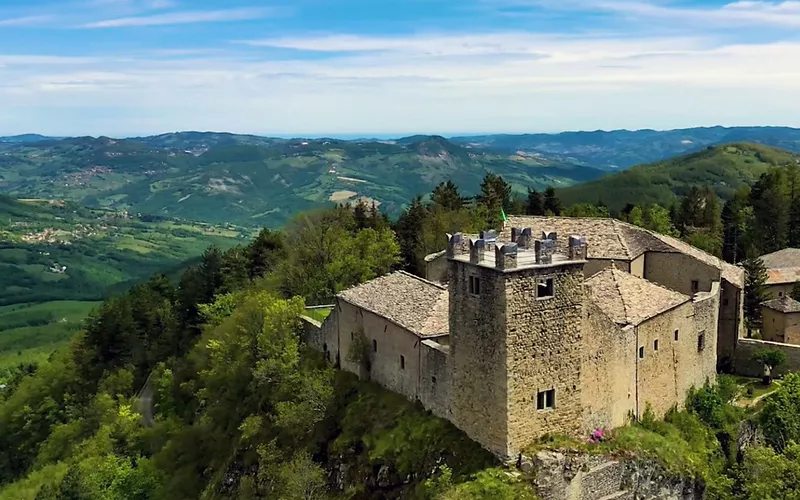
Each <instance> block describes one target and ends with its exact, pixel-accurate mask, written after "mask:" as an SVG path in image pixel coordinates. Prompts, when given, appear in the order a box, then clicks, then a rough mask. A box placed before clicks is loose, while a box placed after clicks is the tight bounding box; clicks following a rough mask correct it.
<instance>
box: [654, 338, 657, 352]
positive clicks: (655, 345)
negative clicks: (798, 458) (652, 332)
mask: <svg viewBox="0 0 800 500" xmlns="http://www.w3.org/2000/svg"><path fill="white" fill-rule="evenodd" d="M653 350H654V351H657V350H658V339H656V340H654V341H653Z"/></svg>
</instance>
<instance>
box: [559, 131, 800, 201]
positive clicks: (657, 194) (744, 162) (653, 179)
mask: <svg viewBox="0 0 800 500" xmlns="http://www.w3.org/2000/svg"><path fill="white" fill-rule="evenodd" d="M796 159H797V157H796V156H795V155H793V154H792V153H789V152H786V151H782V150H779V149H775V148H771V147H767V146H762V145H758V144H748V143H735V144H727V145H722V146H715V147H712V148H707V149H705V150H703V151H700V152H697V153H693V154H689V155H685V156H680V157H677V158H672V159H669V160H665V161H662V162H658V163H653V164H650V165H640V166H636V167H632V168H630V169H628V170H626V171H624V172H619V173H615V174H611V175H607V176H605V177H602V178H600V179H598V180H595V181H593V182H589V183H586V184H581V185H578V186H573V187H568V188H565V189H562V190H559V193H558V194H559V196H560V197H561V199H562V201H563V202H564V203H565V204H567V205H570V204H573V203H595V202H597V201H603V202H605V203H606V204H607V205H608V207H609V209H611V210H612V211H615V210H619V209H621V208H622V207H623V206H624V205H625V204H626V203H634V204H642V203H659V204H661V205H664V206H670V205H671V204H672V203H674V202H675V201H676V200H677V199H678V197H680V196H682V195H685V194H686V193H687V192H688V190H689V188H691V187H692V186H703V185H709V186H711V187H713V188H714V189H715V190H716V191H717V193H718V194H719V195H720V196H721V197H722V198H724V199H726V198H729V197H730V196H731V195H732V194H733V193H734V192H735V191H736V189H738V188H739V187H741V186H742V185H745V184H752V183H753V182H754V181H755V180H756V179H757V178H758V177H759V176H760V175H761V174H762V173H764V172H766V171H767V169H769V168H770V167H772V166H777V165H785V164H787V163H791V162H794V161H796Z"/></svg>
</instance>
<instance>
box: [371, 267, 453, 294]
mask: <svg viewBox="0 0 800 500" xmlns="http://www.w3.org/2000/svg"><path fill="white" fill-rule="evenodd" d="M395 273H398V274H404V275H406V276H409V277H411V278H414V279H416V280H418V281H421V282H423V283H425V284H426V285H432V286H435V287H436V288H439V289H440V290H447V287H446V286H444V285H440V284H439V283H434V282H433V281H429V280H426V279H425V278H421V277H419V276H417V275H416V274H413V273H410V272H408V271H405V270H403V269H399V270H397V271H395V272H394V273H389V274H395ZM389 274H384V276H388V275H389Z"/></svg>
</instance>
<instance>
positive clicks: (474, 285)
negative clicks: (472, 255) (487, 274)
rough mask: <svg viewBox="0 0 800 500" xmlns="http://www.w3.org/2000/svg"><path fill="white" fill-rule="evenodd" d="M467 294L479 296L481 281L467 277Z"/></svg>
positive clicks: (474, 277) (473, 277)
mask: <svg viewBox="0 0 800 500" xmlns="http://www.w3.org/2000/svg"><path fill="white" fill-rule="evenodd" d="M469 293H471V294H472V295H480V294H481V279H480V278H478V277H477V276H470V277H469Z"/></svg>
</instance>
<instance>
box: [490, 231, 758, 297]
mask: <svg viewBox="0 0 800 500" xmlns="http://www.w3.org/2000/svg"><path fill="white" fill-rule="evenodd" d="M512 227H519V228H525V227H530V228H531V229H533V231H534V235H538V234H540V233H542V232H552V231H555V232H556V233H558V234H559V238H558V240H559V241H558V245H559V248H560V251H562V252H565V251H566V249H565V248H564V249H562V248H561V245H567V241H568V239H569V235H571V234H576V235H580V236H585V237H586V242H587V243H588V245H589V252H588V253H589V255H588V257H589V258H590V259H614V260H624V261H630V260H633V259H635V258H636V257H638V256H640V255H641V254H643V253H645V252H666V253H675V252H680V253H684V254H686V255H690V256H692V257H694V258H696V259H697V260H699V261H701V262H704V263H706V264H708V265H709V266H711V267H714V268H717V269H719V270H720V274H721V275H722V277H723V278H725V279H726V280H727V281H729V282H730V283H732V284H734V285H736V286H738V287H739V288H743V287H744V270H743V269H742V268H740V267H737V266H734V265H733V264H728V263H727V262H725V261H723V260H722V259H720V258H718V257H714V256H713V255H711V254H708V253H706V252H704V251H702V250H700V249H698V248H695V247H693V246H691V245H689V244H688V243H685V242H683V241H681V240H679V239H677V238H672V237H670V236H664V235H662V234H658V233H654V232H652V231H648V230H647V229H643V228H640V227H637V226H634V225H632V224H628V223H626V222H622V221H619V220H616V219H611V218H597V217H540V216H516V215H512V216H510V217H509V218H508V221H507V222H506V223H505V225H504V227H503V231H502V232H501V236H502V238H503V239H506V240H510V239H511V228H512Z"/></svg>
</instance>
